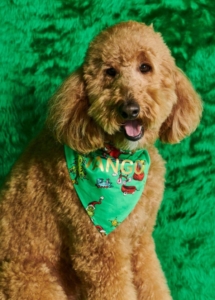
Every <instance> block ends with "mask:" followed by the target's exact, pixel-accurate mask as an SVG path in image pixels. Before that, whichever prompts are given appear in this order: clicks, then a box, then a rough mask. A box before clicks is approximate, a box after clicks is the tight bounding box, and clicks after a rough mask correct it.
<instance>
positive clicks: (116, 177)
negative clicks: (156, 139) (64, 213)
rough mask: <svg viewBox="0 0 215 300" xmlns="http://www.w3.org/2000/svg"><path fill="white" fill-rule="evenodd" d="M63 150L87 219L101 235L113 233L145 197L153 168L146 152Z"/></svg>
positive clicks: (110, 148)
mask: <svg viewBox="0 0 215 300" xmlns="http://www.w3.org/2000/svg"><path fill="white" fill-rule="evenodd" d="M64 149H65V156H66V163H67V167H68V171H69V174H70V177H71V179H72V182H73V184H74V187H75V190H76V192H77V194H78V197H79V199H80V201H81V203H82V205H83V206H84V208H85V210H86V212H87V214H88V216H89V217H90V218H91V221H92V222H93V224H94V225H95V226H96V228H97V229H98V231H99V232H101V233H102V234H109V233H111V232H112V231H113V230H114V229H116V228H117V227H118V226H119V225H120V224H121V223H122V222H123V221H124V220H125V219H126V218H127V217H128V215H129V214H130V213H131V211H132V210H133V209H134V207H135V206H136V204H137V202H138V201H139V199H140V197H141V195H142V192H143V190H144V187H145V183H146V180H147V175H148V170H149V167H150V157H149V154H148V152H147V150H143V149H141V150H137V151H135V152H131V151H125V150H119V149H115V148H114V147H112V146H110V145H107V147H106V148H104V149H99V150H97V151H95V152H91V153H90V154H88V155H81V154H79V153H77V152H76V151H74V150H72V149H71V148H69V147H68V146H65V147H64ZM116 200H117V201H116ZM86 217H87V215H86ZM121 226H123V224H122V225H121Z"/></svg>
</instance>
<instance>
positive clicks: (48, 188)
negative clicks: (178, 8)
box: [0, 21, 202, 300]
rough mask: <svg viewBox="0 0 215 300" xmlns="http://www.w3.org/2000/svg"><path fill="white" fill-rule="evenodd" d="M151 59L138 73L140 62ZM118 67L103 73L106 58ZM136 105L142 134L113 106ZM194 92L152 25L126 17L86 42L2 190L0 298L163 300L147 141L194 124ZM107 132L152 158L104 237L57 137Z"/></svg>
mask: <svg viewBox="0 0 215 300" xmlns="http://www.w3.org/2000/svg"><path fill="white" fill-rule="evenodd" d="M142 63H147V64H149V65H150V66H151V67H152V69H151V71H150V72H148V73H146V74H143V73H141V72H140V69H139V66H140V65H141V64H142ZM110 67H112V68H114V69H115V70H116V76H114V77H111V76H108V75H107V73H106V70H107V69H108V68H110ZM131 99H132V101H135V103H137V104H138V105H139V107H140V112H139V115H138V117H137V120H138V122H140V123H141V124H142V126H143V128H144V135H143V137H142V138H140V139H139V140H137V141H134V142H133V141H129V140H128V139H127V138H125V135H124V133H123V131H122V130H121V129H122V126H123V123H124V121H125V120H124V119H123V117H122V115H121V114H120V113H119V110H120V107H121V106H122V105H123V104H124V103H129V101H131ZM201 111H202V105H201V101H200V99H199V97H198V95H197V94H196V92H195V91H194V89H193V87H192V85H191V83H190V82H189V81H188V79H187V78H186V76H185V75H184V74H183V73H182V71H181V70H179V69H178V68H177V67H176V65H175V62H174V59H173V58H172V57H171V54H170V51H169V50H168V48H167V46H166V45H165V44H164V42H163V40H162V38H161V35H160V34H159V33H155V32H154V30H153V28H152V26H150V27H147V26H146V25H144V24H141V23H137V22H132V21H130V22H125V23H121V24H118V25H115V26H113V27H111V28H108V29H107V30H105V31H104V32H102V33H101V34H99V35H98V36H97V37H96V38H95V40H94V41H93V42H92V43H91V44H90V46H89V49H88V52H87V55H86V59H85V62H84V64H83V65H82V66H81V67H80V68H79V69H78V70H77V71H76V72H74V73H73V74H72V75H71V76H70V77H69V78H68V79H67V80H66V81H65V82H64V83H63V85H62V86H61V88H60V89H59V91H58V92H57V93H56V95H55V96H54V97H53V99H52V100H51V101H50V110H49V116H48V120H47V128H46V129H45V130H44V131H43V132H42V133H41V134H40V136H39V137H38V138H37V139H36V140H35V141H33V142H32V143H31V145H30V146H29V147H28V149H27V150H26V152H25V153H24V154H23V156H22V157H21V158H20V160H19V161H18V162H17V164H16V165H15V167H14V169H13V170H12V172H11V174H10V176H9V178H8V180H7V182H6V183H5V186H4V189H3V191H2V193H1V199H2V201H1V206H0V214H1V225H0V226H1V228H0V232H1V236H0V244H1V248H0V261H1V268H0V299H1V300H6V299H11V300H19V299H20V300H21V299H22V300H23V299H35V300H38V299H41V300H42V299H43V300H44V299H47V300H48V299H50V300H51V299H52V300H53V299H62V300H64V299H70V300H71V299H88V300H91V299H94V300H101V299H104V300H112V299H118V300H124V299H131V300H137V299H139V300H140V299H141V300H142V299H147V300H150V299H151V300H168V299H171V296H170V292H169V290H168V287H167V285H166V282H165V278H164V275H163V273H162V270H161V268H160V264H159V262H158V259H157V257H156V254H155V250H154V243H153V239H152V237H151V234H152V231H153V227H154V224H155V221H156V215H157V211H158V209H159V206H160V202H161V200H162V195H163V190H164V173H165V168H164V162H163V160H162V158H161V157H160V155H159V154H158V152H157V150H156V148H155V147H154V142H155V141H156V139H157V138H160V139H161V140H162V141H164V142H169V143H176V142H179V141H180V140H181V139H183V138H184V137H186V136H187V135H189V134H190V133H191V132H192V131H194V130H195V128H196V126H197V125H198V123H199V120H200V116H201ZM106 142H111V143H113V144H114V146H115V147H117V148H124V149H137V148H146V149H147V150H148V152H149V154H150V157H151V161H152V163H151V167H150V171H149V175H148V179H147V183H146V187H145V190H144V192H143V194H142V197H141V199H140V200H139V202H138V204H137V205H136V207H135V208H134V210H133V211H132V213H131V214H130V215H129V216H128V218H127V219H126V220H125V221H124V222H123V224H121V225H120V226H119V227H118V228H117V229H116V230H114V231H113V232H112V233H111V234H110V235H108V236H106V237H102V236H101V235H100V233H98V232H97V230H96V228H95V227H94V226H93V225H92V223H91V221H90V219H89V218H88V217H87V215H86V212H85V211H84V209H83V207H82V204H81V203H80V201H79V199H78V197H77V195H76V193H75V191H74V188H73V185H72V182H71V180H70V178H69V174H68V171H67V167H66V163H65V157H64V151H63V145H62V144H67V145H69V146H70V147H71V148H73V149H75V150H77V151H78V152H81V153H89V152H91V151H94V150H96V149H99V148H102V147H103V146H104V144H105V143H106Z"/></svg>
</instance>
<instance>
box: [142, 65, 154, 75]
mask: <svg viewBox="0 0 215 300" xmlns="http://www.w3.org/2000/svg"><path fill="white" fill-rule="evenodd" d="M151 70H152V67H151V66H150V65H148V64H142V65H141V66H140V72H141V73H148V72H150V71H151Z"/></svg>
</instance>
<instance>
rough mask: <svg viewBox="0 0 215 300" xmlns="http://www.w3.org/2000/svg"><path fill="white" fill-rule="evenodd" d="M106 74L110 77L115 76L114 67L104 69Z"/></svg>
mask: <svg viewBox="0 0 215 300" xmlns="http://www.w3.org/2000/svg"><path fill="white" fill-rule="evenodd" d="M105 72H106V74H107V75H108V76H110V77H115V76H116V73H117V72H116V70H115V69H114V68H108V69H106V71H105Z"/></svg>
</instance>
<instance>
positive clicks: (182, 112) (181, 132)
mask: <svg viewBox="0 0 215 300" xmlns="http://www.w3.org/2000/svg"><path fill="white" fill-rule="evenodd" d="M174 80H175V93H176V96H177V102H176V104H175V105H174V106H173V109H172V112H171V114H170V115H169V117H168V118H167V119H166V121H165V122H164V123H163V124H162V126H161V129H160V132H159V136H160V140H161V141H163V142H167V143H178V142H179V141H181V140H182V139H183V138H185V137H186V136H188V135H190V134H191V133H192V132H193V131H194V130H195V129H196V127H197V126H198V124H199V122H200V118H201V114H202V102H201V99H200V97H199V96H198V94H197V93H196V92H195V90H194V89H193V87H192V85H191V83H190V81H189V80H188V78H187V77H186V76H185V74H184V73H183V72H182V71H181V70H180V69H179V68H176V70H175V72H174Z"/></svg>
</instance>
